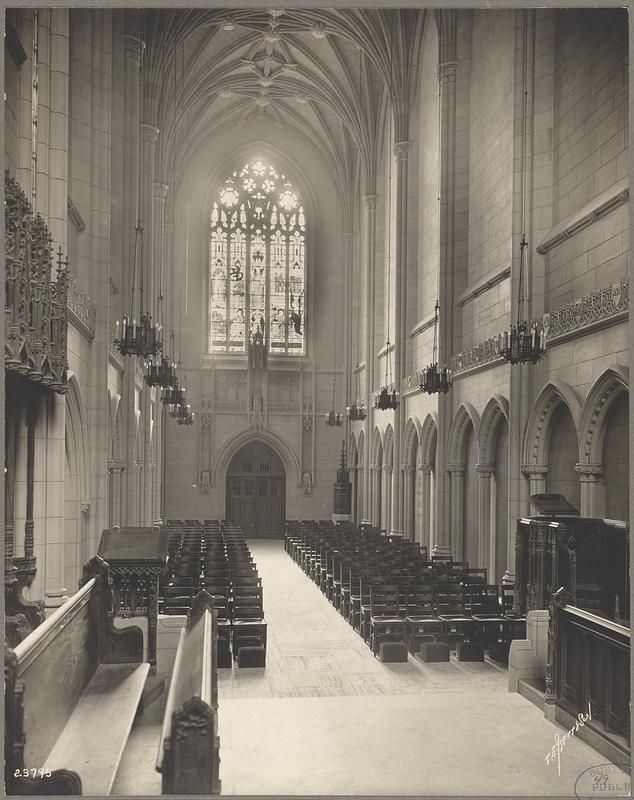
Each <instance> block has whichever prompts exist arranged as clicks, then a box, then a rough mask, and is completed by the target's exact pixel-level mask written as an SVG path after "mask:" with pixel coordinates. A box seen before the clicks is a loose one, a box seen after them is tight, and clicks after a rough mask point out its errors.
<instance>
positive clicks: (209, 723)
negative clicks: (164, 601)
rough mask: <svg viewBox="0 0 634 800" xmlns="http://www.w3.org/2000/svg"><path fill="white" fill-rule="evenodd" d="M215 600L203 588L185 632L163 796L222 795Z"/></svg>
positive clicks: (164, 750)
mask: <svg viewBox="0 0 634 800" xmlns="http://www.w3.org/2000/svg"><path fill="white" fill-rule="evenodd" d="M216 647H217V641H216V619H215V611H214V601H213V598H212V597H211V595H209V594H208V593H207V592H206V591H205V590H204V589H203V590H202V591H201V592H199V593H198V594H197V595H196V597H195V598H194V599H193V601H192V607H191V610H190V612H189V614H188V616H187V623H186V625H185V627H184V628H183V629H182V630H181V636H180V641H179V643H178V649H177V651H176V659H175V661H174V670H173V672H172V678H171V681H170V687H169V692H168V695H167V701H166V703H165V714H164V717H163V728H162V731H161V739H160V742H159V751H158V756H157V760H156V769H157V770H158V771H159V772H160V773H161V774H162V776H163V781H162V785H163V794H175V795H179V796H183V795H188V794H206V795H210V794H220V779H219V767H220V754H219V750H220V743H219V738H218V680H217V672H216Z"/></svg>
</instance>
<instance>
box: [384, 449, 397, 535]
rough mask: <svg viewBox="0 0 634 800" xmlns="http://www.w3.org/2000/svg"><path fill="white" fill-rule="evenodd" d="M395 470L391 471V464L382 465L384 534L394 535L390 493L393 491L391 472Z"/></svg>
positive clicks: (391, 495)
mask: <svg viewBox="0 0 634 800" xmlns="http://www.w3.org/2000/svg"><path fill="white" fill-rule="evenodd" d="M395 471H396V470H393V469H392V465H391V464H383V479H382V483H383V496H384V503H383V513H384V516H385V532H386V533H394V532H395V531H394V524H393V522H394V520H393V518H392V514H393V513H394V508H393V506H392V497H393V494H392V492H393V491H394V484H393V472H395Z"/></svg>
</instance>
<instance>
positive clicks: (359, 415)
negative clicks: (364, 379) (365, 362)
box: [346, 362, 367, 422]
mask: <svg viewBox="0 0 634 800" xmlns="http://www.w3.org/2000/svg"><path fill="white" fill-rule="evenodd" d="M355 373H356V376H357V380H356V396H357V397H358V396H359V394H360V392H359V363H358V362H357V364H356V366H355ZM346 416H347V417H348V419H349V420H350V421H351V422H357V421H361V422H362V421H363V420H364V419H365V418H366V416H367V413H366V410H365V404H364V403H363V401H361V402H357V401H356V400H355V401H354V402H352V403H351V404H350V405H349V406H347V407H346Z"/></svg>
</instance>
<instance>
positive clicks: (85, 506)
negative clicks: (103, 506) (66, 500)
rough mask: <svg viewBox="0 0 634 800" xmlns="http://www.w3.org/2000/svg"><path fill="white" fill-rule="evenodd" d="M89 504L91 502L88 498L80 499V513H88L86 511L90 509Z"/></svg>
mask: <svg viewBox="0 0 634 800" xmlns="http://www.w3.org/2000/svg"><path fill="white" fill-rule="evenodd" d="M90 504H91V501H90V500H82V501H81V503H80V504H79V507H80V508H81V513H82V514H85V515H88V512H89V511H90Z"/></svg>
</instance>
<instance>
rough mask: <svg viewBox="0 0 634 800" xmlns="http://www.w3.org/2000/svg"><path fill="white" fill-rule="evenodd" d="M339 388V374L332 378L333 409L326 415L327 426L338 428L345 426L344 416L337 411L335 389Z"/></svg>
mask: <svg viewBox="0 0 634 800" xmlns="http://www.w3.org/2000/svg"><path fill="white" fill-rule="evenodd" d="M336 386H337V373H336V372H335V373H334V374H333V376H332V408H331V409H330V411H329V412H328V413H327V414H324V419H325V421H326V425H330V426H331V427H337V426H339V425H342V424H343V414H342V413H341V411H335V389H336Z"/></svg>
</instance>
